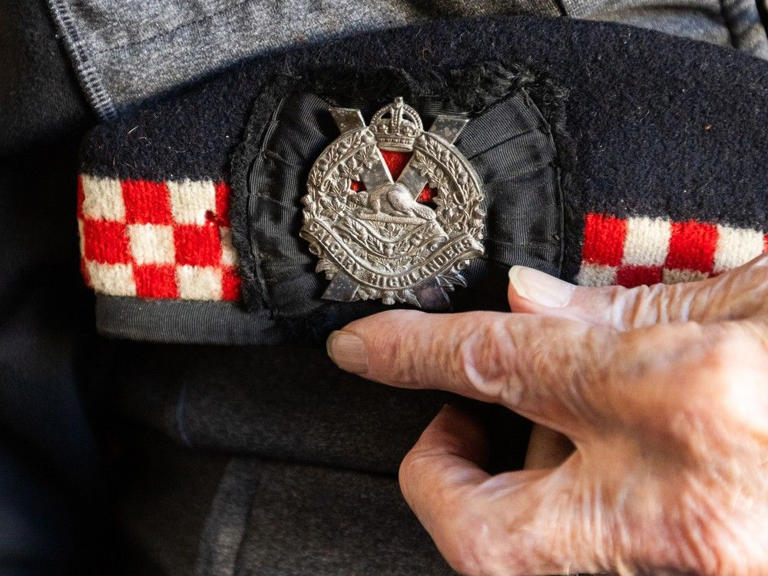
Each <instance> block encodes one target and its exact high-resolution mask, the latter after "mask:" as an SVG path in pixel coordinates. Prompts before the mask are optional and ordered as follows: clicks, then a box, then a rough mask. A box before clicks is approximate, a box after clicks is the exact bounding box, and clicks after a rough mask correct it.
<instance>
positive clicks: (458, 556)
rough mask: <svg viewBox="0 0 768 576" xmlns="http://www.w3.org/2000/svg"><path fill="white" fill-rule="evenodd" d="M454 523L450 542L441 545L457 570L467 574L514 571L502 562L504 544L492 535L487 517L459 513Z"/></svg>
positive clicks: (448, 559) (491, 573) (485, 575)
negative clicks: (500, 549) (500, 561)
mask: <svg viewBox="0 0 768 576" xmlns="http://www.w3.org/2000/svg"><path fill="white" fill-rule="evenodd" d="M451 524H452V525H451V527H450V529H449V530H450V543H449V544H448V545H445V544H443V546H439V547H440V548H441V552H443V555H444V556H445V558H446V560H447V561H448V563H449V564H450V565H451V567H452V568H453V569H454V570H455V571H456V572H458V573H459V574H463V575H464V576H481V575H482V576H488V575H493V574H510V572H509V571H508V568H509V567H508V566H502V565H500V564H499V562H498V556H499V548H500V543H499V542H498V541H497V540H498V539H494V538H493V537H492V536H491V529H490V527H489V525H488V522H487V521H486V520H485V519H483V518H480V517H478V516H477V515H472V514H457V515H456V516H455V517H454V520H453V522H452V523H451ZM502 546H503V544H502ZM503 570H507V571H503Z"/></svg>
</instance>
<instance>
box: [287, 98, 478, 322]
mask: <svg viewBox="0 0 768 576" xmlns="http://www.w3.org/2000/svg"><path fill="white" fill-rule="evenodd" d="M330 113H331V115H332V116H333V118H334V120H335V121H336V125H337V126H338V128H339V131H340V132H341V135H340V136H339V137H338V138H337V139H336V140H334V141H333V142H332V143H331V144H330V145H329V146H328V147H327V148H326V149H325V150H323V152H322V153H321V154H320V156H319V157H318V158H317V160H316V161H315V164H314V165H313V166H312V170H311V171H310V173H309V181H308V182H307V194H306V196H304V197H303V198H302V203H303V205H304V225H303V227H302V229H301V237H302V238H304V239H305V240H307V241H308V242H309V245H310V251H311V252H312V253H313V254H315V255H317V256H318V258H319V262H318V264H317V271H318V272H325V276H326V278H327V279H328V280H330V281H331V282H330V285H329V286H328V288H327V289H326V291H325V293H324V294H323V298H325V299H328V300H338V301H343V302H351V301H354V300H370V299H378V298H380V299H381V300H382V301H383V302H384V303H385V304H394V303H395V302H407V303H409V304H412V305H414V306H420V307H422V308H426V309H433V310H435V309H445V308H447V307H448V306H449V304H450V301H449V299H448V295H447V291H451V290H453V288H454V286H455V285H460V286H465V285H466V282H465V280H464V278H463V277H462V275H461V271H462V270H463V269H464V268H466V266H467V265H468V264H469V262H470V260H471V259H472V258H475V257H477V256H480V255H482V254H483V245H482V243H481V240H482V237H483V218H484V213H483V210H482V204H483V190H482V186H481V184H480V179H479V177H478V176H477V174H476V172H475V170H474V168H473V167H472V165H471V164H470V163H469V161H468V160H467V159H466V158H465V157H464V156H463V155H462V154H461V152H459V150H458V149H457V148H456V147H455V146H453V143H454V142H455V141H456V139H457V138H458V136H459V133H460V132H461V131H462V129H463V128H464V126H465V125H466V123H467V122H468V120H466V119H465V118H460V117H457V116H448V115H441V116H438V117H437V118H436V119H435V120H434V122H433V123H432V126H431V127H430V129H429V130H428V131H425V130H424V128H423V125H422V122H421V118H420V117H419V115H418V113H417V112H416V110H414V109H413V108H411V107H410V106H408V105H406V104H405V103H404V102H403V99H402V98H396V99H395V101H394V103H393V104H390V105H388V106H385V107H384V108H382V109H381V110H379V111H378V112H376V114H374V115H373V118H372V119H371V123H370V125H368V126H366V124H365V121H364V120H363V116H362V113H361V112H360V110H355V109H350V108H331V109H330ZM403 164H404V168H403ZM398 169H402V171H401V172H400V174H399V176H397V174H396V171H397V170H398ZM393 173H395V175H396V176H397V179H394V178H393Z"/></svg>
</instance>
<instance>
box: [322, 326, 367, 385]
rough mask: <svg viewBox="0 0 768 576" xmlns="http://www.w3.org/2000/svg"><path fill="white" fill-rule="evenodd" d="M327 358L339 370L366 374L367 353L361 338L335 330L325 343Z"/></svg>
mask: <svg viewBox="0 0 768 576" xmlns="http://www.w3.org/2000/svg"><path fill="white" fill-rule="evenodd" d="M325 348H326V350H327V351H328V356H330V357H331V360H333V361H334V362H335V364H336V366H338V367H339V368H341V369H342V370H346V371H347V372H352V373H353V374H365V373H366V372H368V352H367V351H366V349H365V343H364V342H363V340H362V339H361V338H359V337H358V336H355V335H354V334H352V333H351V332H345V331H344V330H335V331H334V332H331V335H330V336H328V341H327V342H326V343H325Z"/></svg>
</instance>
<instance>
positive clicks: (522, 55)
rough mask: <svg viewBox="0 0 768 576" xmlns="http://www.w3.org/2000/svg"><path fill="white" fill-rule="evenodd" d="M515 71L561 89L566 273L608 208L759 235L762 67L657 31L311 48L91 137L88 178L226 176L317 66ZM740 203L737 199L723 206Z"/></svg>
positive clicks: (406, 33) (615, 29)
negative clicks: (278, 99) (502, 65)
mask: <svg viewBox="0 0 768 576" xmlns="http://www.w3.org/2000/svg"><path fill="white" fill-rule="evenodd" d="M491 60H501V61H504V62H520V63H523V64H525V65H526V67H528V68H530V69H531V70H533V71H535V72H538V73H541V74H545V75H546V76H547V77H548V78H549V79H551V81H552V82H554V83H555V84H556V85H558V86H561V87H563V88H564V89H566V90H567V91H568V99H567V103H566V110H565V115H566V117H565V124H566V128H567V131H568V133H569V134H570V136H571V138H572V140H573V147H574V149H575V153H576V157H577V158H578V161H577V162H576V164H575V165H574V169H573V171H572V181H573V182H572V186H571V188H572V190H571V191H570V193H569V194H567V197H566V204H567V208H568V213H567V214H566V238H565V260H564V268H563V276H564V277H567V278H572V277H573V276H574V275H575V273H576V272H577V270H578V263H579V258H580V244H579V242H580V238H581V232H582V227H583V221H582V216H583V214H584V213H585V212H590V211H608V212H611V213H614V214H616V215H617V216H626V215H630V214H641V215H647V216H667V217H670V218H673V219H682V220H685V219H690V218H697V219H701V220H705V221H719V222H723V223H728V224H731V225H735V226H756V227H762V228H765V227H766V213H765V209H764V200H765V198H764V193H763V192H762V191H763V190H765V189H766V187H765V180H766V176H765V173H764V171H763V170H762V165H761V162H760V161H759V159H760V157H761V153H762V150H765V149H766V145H767V144H768V133H766V132H765V131H764V130H762V129H761V128H760V127H761V126H762V120H763V116H764V115H765V107H766V104H765V102H766V92H767V91H768V76H766V74H765V72H766V63H765V62H762V61H760V60H757V59H754V58H751V57H749V56H745V55H743V54H741V53H738V52H736V51H733V50H727V49H722V48H717V47H714V46H711V45H707V44H703V43H698V42H694V41H690V40H685V39H679V38H672V37H668V36H665V35H662V34H658V33H655V32H650V31H645V30H638V29H635V28H630V27H625V26H619V25H613V24H596V23H587V22H579V21H568V20H540V19H529V18H522V17H520V18H509V19H490V20H485V19H481V20H474V21H461V22H451V21H448V22H444V23H438V24H431V25H423V26H416V27H410V28H406V29H400V30H393V31H387V32H382V33H377V34H371V35H364V36H359V37H353V38H348V39H343V40H338V41H334V42H330V43H327V44H324V45H319V46H307V47H304V48H300V49H297V50H294V51H290V52H287V53H285V54H273V55H270V56H268V57H265V58H260V59H256V60H255V61H253V62H251V63H249V64H247V65H243V66H240V67H237V68H235V69H233V70H231V71H230V72H229V73H227V74H224V75H222V76H220V77H219V78H217V79H215V80H212V81H210V82H207V83H205V84H203V85H200V86H199V87H197V88H193V89H191V90H188V91H186V92H185V93H183V94H180V95H178V96H176V97H173V98H169V99H167V100H166V101H163V102H160V103H158V104H156V105H154V106H150V107H147V108H146V109H143V110H141V111H138V112H137V113H136V114H134V115H132V116H130V117H128V118H126V119H124V120H121V121H119V122H117V123H115V124H113V125H110V126H102V127H100V128H98V129H97V130H96V131H94V132H92V133H91V134H90V136H89V138H88V139H87V141H86V143H85V146H84V149H83V164H82V167H83V169H84V170H85V171H87V172H90V173H94V174H103V175H108V176H119V177H122V178H130V177H134V178H139V177H140V178H155V179H174V178H176V179H178V178H184V177H189V178H217V177H226V176H228V170H229V168H228V166H229V158H230V155H231V153H232V151H233V149H234V147H235V146H236V145H237V142H238V141H239V138H240V137H241V134H242V131H243V128H244V126H245V123H246V118H247V116H248V115H249V113H251V112H253V113H257V110H253V109H252V106H254V105H255V106H257V107H259V106H263V107H264V110H263V111H262V112H261V114H264V115H268V114H269V113H271V111H272V110H274V107H275V102H271V101H269V99H259V98H258V95H259V94H261V93H262V92H264V91H265V90H266V89H267V87H268V86H271V85H273V84H274V83H275V82H279V81H281V79H283V80H285V79H286V78H287V79H288V80H295V79H296V78H301V77H302V76H303V75H306V74H313V73H316V71H317V70H318V69H322V70H327V69H329V68H330V69H333V68H339V67H342V68H351V69H356V68H360V69H362V68H369V67H371V66H372V65H376V64H381V65H388V66H393V67H397V68H401V69H403V70H405V71H406V72H407V73H408V74H409V76H410V77H414V78H417V79H418V78H423V77H427V76H429V74H431V73H433V72H434V71H438V72H444V73H446V74H447V73H449V71H450V70H452V69H455V68H458V67H461V66H462V65H467V64H472V63H477V62H482V61H491ZM733 197H738V198H739V202H727V201H725V200H724V199H725V198H733Z"/></svg>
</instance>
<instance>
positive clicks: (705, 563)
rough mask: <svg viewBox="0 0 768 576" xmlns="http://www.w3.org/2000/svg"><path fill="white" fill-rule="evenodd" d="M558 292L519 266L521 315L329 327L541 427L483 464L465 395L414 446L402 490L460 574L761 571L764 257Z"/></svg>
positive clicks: (371, 370)
mask: <svg viewBox="0 0 768 576" xmlns="http://www.w3.org/2000/svg"><path fill="white" fill-rule="evenodd" d="M526 274H527V276H526V275H525V274H520V275H519V276H520V277H521V278H526V277H527V278H529V279H530V278H531V275H532V274H533V276H536V274H539V277H541V276H543V275H541V274H540V273H532V274H531V273H526ZM512 277H513V278H514V274H513V275H512ZM547 279H548V280H549V277H547ZM552 282H555V283H557V281H554V280H551V281H550V285H552V284H551V283H552ZM521 283H522V284H521ZM556 288H557V290H558V294H560V295H561V296H563V295H564V296H563V298H564V300H566V301H567V303H565V302H564V303H561V304H562V305H559V306H543V305H541V304H537V303H536V302H535V301H534V300H533V299H530V298H528V297H526V296H525V295H526V294H535V293H536V292H535V286H534V287H533V288H531V286H530V285H529V286H528V287H527V288H526V286H525V282H524V280H520V279H519V278H518V281H517V282H516V283H513V284H510V289H509V301H510V306H511V308H512V309H513V310H515V313H488V312H472V313H467V314H455V315H435V314H425V313H420V312H414V311H402V310H398V311H390V312H385V313H382V314H378V315H376V316H372V317H368V318H364V319H362V320H359V321H356V322H353V323H351V324H349V325H348V326H346V327H345V328H344V329H343V331H341V332H337V333H334V335H332V336H331V338H330V339H329V353H330V354H331V357H332V358H333V359H334V361H336V362H337V364H339V366H341V367H342V368H347V369H350V370H352V371H355V372H357V373H360V374H362V375H364V376H365V377H366V378H368V379H371V380H374V381H378V382H382V383H384V384H389V385H392V386H398V387H407V388H431V389H441V390H448V391H451V392H455V393H457V394H461V395H463V396H466V397H470V398H475V399H478V400H482V401H486V402H496V403H499V404H502V405H504V406H506V407H508V408H509V409H510V410H514V411H515V412H518V413H519V414H522V415H523V416H525V417H527V418H530V419H531V420H533V421H534V422H536V423H538V424H539V425H540V426H539V427H537V428H536V430H535V433H534V434H533V436H532V440H531V446H530V448H529V457H528V462H527V469H526V470H521V471H515V472H507V473H504V474H499V475H496V476H491V475H489V474H488V473H486V472H485V471H484V470H483V463H484V460H485V458H486V450H487V446H486V438H485V436H484V431H483V428H482V426H481V425H480V423H478V422H476V421H474V420H473V419H472V418H471V417H470V416H469V415H468V414H466V413H464V412H462V411H460V410H459V409H457V408H455V407H445V408H443V410H442V411H441V412H440V413H439V415H438V416H437V417H436V418H435V419H434V421H433V422H432V423H431V424H430V425H429V427H428V428H427V429H426V430H425V431H424V433H423V434H422V436H421V438H420V439H419V441H418V442H417V443H416V445H415V446H414V447H413V449H412V450H411V451H410V453H409V454H408V455H407V456H406V457H405V459H404V461H403V463H402V465H401V468H400V485H401V488H402V491H403V494H404V496H405V498H406V500H407V501H408V503H409V504H410V506H411V508H412V509H413V511H414V512H415V513H416V515H417V516H418V518H419V519H420V520H421V522H422V523H423V525H424V526H425V528H426V529H427V530H428V531H429V533H430V535H431V536H432V538H433V539H434V541H435V543H436V545H437V547H438V548H439V549H440V551H441V552H442V554H443V555H444V557H445V558H446V560H447V561H448V562H449V563H450V564H451V566H452V567H453V568H454V569H455V570H457V571H458V572H460V573H462V574H467V575H480V574H482V575H502V574H503V575H507V576H509V575H517V574H569V573H570V574H573V573H577V572H587V573H595V572H612V573H619V574H637V573H641V574H647V573H652V574H679V573H684V574H707V575H731V574H734V575H735V574H738V575H747V574H755V575H765V574H768V470H766V467H767V466H768V350H766V342H767V340H766V338H767V337H768V258H765V257H763V258H760V259H757V260H755V261H753V262H751V263H749V264H747V265H746V266H744V267H742V268H740V269H738V270H734V271H732V272H730V273H728V274H725V275H723V276H720V277H718V278H715V279H710V280H707V281H703V282H696V283H690V284H678V285H674V286H661V285H659V286H653V287H642V288H637V289H632V290H627V289H624V288H619V287H608V288H596V289H587V288H576V287H573V286H570V285H565V284H564V283H561V284H557V286H556ZM552 431H557V433H558V434H555V433H554V432H552ZM564 438H567V440H565V439H564ZM574 447H575V449H574Z"/></svg>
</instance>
